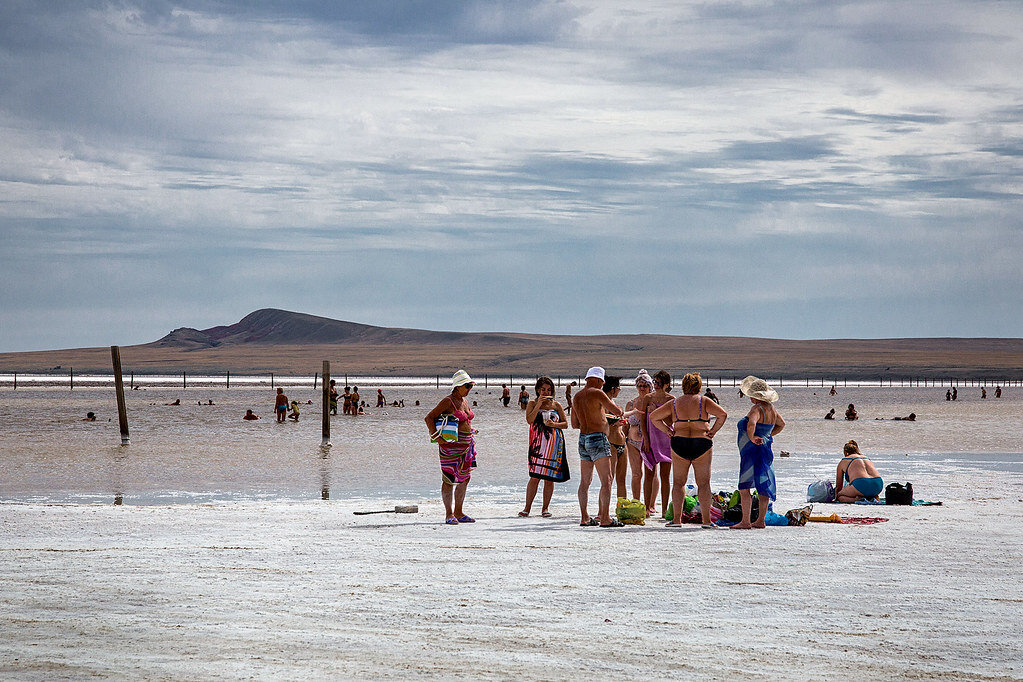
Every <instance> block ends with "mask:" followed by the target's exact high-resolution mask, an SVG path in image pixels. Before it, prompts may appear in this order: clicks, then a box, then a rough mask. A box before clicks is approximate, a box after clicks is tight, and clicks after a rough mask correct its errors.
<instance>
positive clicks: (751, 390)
mask: <svg viewBox="0 0 1023 682" xmlns="http://www.w3.org/2000/svg"><path fill="white" fill-rule="evenodd" d="M739 390H740V391H742V393H743V395H745V396H746V397H748V398H753V399H754V400H763V401H764V402H765V403H773V402H775V401H776V400H778V392H777V391H776V390H774V389H773V388H771V387H770V386H768V385H767V382H766V381H764V380H763V379H758V378H757V377H755V376H748V377H746V378H745V379H743V380H742V384H740V385H739Z"/></svg>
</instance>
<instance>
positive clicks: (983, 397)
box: [980, 386, 987, 400]
mask: <svg viewBox="0 0 1023 682" xmlns="http://www.w3.org/2000/svg"><path fill="white" fill-rule="evenodd" d="M980 399H981V400H987V389H986V388H984V387H983V386H981V388H980Z"/></svg>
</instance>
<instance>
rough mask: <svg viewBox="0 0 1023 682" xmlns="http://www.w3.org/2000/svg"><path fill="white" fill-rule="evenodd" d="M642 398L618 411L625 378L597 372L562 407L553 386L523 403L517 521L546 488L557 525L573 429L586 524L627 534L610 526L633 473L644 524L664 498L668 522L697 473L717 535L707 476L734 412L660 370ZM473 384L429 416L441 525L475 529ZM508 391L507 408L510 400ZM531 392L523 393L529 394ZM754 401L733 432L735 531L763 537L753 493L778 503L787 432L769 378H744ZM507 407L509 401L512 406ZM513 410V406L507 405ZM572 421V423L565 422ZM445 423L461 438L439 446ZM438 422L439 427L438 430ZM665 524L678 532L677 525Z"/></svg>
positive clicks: (464, 382) (688, 380) (647, 381)
mask: <svg viewBox="0 0 1023 682" xmlns="http://www.w3.org/2000/svg"><path fill="white" fill-rule="evenodd" d="M635 384H636V390H637V393H638V394H639V395H638V397H637V398H636V399H635V400H631V401H629V402H628V403H627V404H626V405H625V408H624V409H623V408H622V407H620V406H619V405H617V404H616V403H615V401H614V400H615V398H617V396H618V394H619V393H620V391H621V377H616V376H606V374H605V372H604V369H603V368H602V367H591V368H590V369H589V370H588V371H587V373H586V379H585V384H584V386H583V387H582V388H581V389H580V390H579V391H578V392H576V393H575V395H574V396H573V395H572V394H571V393H570V392H569V391H570V390H571V387H568V390H566V403H567V404H566V405H562V404H561V403H560V402H558V401H557V400H556V399H555V397H554V393H555V387H554V382H553V381H552V380H551V379H550V377H547V376H543V377H540V378H539V379H537V381H536V384H535V386H534V391H535V396H534V397H532V398H531V399H528V400H526V401H525V403H524V409H525V417H526V422H527V424H528V429H529V431H528V447H527V452H528V471H529V481H528V483H527V485H526V500H525V502H526V503H525V507H524V508H523V509H522V511H520V512H519V516H523V517H526V516H529V515H530V513H531V511H532V506H533V502H534V500H535V498H536V493H537V492H538V490H539V488H540V483H541V481H542V482H543V493H542V503H541V504H542V506H541V512H540V513H541V516H544V517H549V516H551V515H552V514H551V511H550V508H549V507H550V501H551V498H552V496H553V493H554V484H555V483H558V482H564V481H567V480H569V478H570V470H569V466H568V460H567V448H566V440H565V436H564V429H566V428H568V427H569V425H571V427H572V428H573V429H578V430H579V441H578V451H579V488H578V499H579V509H580V525H582V526H600V527H602V528H616V527H621V525H622V524H621V522H619V521H617V520H616V519H613V518H612V517H611V492H612V484H613V483H617V492H618V496H619V497H625V496H626V495H625V492H626V475H627V471H628V469H629V467H630V466H631V469H632V478H631V488H632V496H633V498H635V499H640V495H641V493H642V499H643V501H644V503H645V504H646V507H647V516H653V515H654V514H656V513H657V497H658V494H660V499H661V514H660V516H661V517H662V518H666V517H667V514H668V501H669V498H670V499H671V503H672V507H673V509H675V510H682V509H683V506H684V502H683V498H684V495H685V486H686V482H687V481H688V478H689V471H690V469H692V471H693V474H694V477H695V479H696V486H697V494H698V497H699V501H700V510H701V514H702V522H703V527H705V528H714V527H715V526H714V525H713V524H712V522H711V517H710V509H711V497H712V493H711V489H710V471H711V461H712V456H713V446H714V437H715V436H716V434H717V433H718V432H719V431H720V430H721V428H722V427H723V426H724V424H725V422H726V420H727V418H728V413H727V412H726V411H725V410H724V408H722V407H721V406H720V405H718V403H717V401H716V400H715V399H714V398H713V397H712V394H711V392H710V390H709V389H708V390H707V393H708V394H711V395H701V394H700V390H701V388H702V380H701V378H700V375H699V374H697V373H689V374H686V375H685V376H684V377H683V379H682V395H679V396H674V395H672V394H671V388H672V386H671V375H670V374H668V373H667V372H665V371H663V370H661V371H659V372H657V373H655V374H654V375H653V376H651V375H650V374H649V373H647V371H646V370H640V372H639V374H638V375H637V376H636V379H635ZM474 385H475V382H474V381H473V380H472V378H471V377H470V376H469V374H468V373H467V372H465V370H459V371H458V372H456V373H455V374H454V376H453V377H452V389H451V393H450V394H449V395H447V396H445V397H444V398H443V399H442V400H441V401H440V402H439V403H438V404H437V406H436V407H434V408H433V409H432V410H431V411H430V412H429V413H428V414H427V415H426V417H425V419H424V421H425V423H426V426H427V430H428V432H429V433H430V437H431V439H432V440H435V441H436V442H437V443H438V447H439V450H440V465H441V475H442V485H441V498H442V500H443V501H444V508H445V523H448V524H451V525H457V524H459V523H473V522H474V521H475V519H473V518H471V517H470V516H468V515H466V514H465V512H464V510H463V508H462V506H463V503H464V500H465V493H466V488H467V486H468V483H469V479H470V478H471V475H472V469H473V468H474V467H475V466H476V446H475V433H476V432H475V430H474V429H473V428H472V419H473V417H474V416H475V414H474V412H473V411H472V409H471V407H470V405H469V402H468V400H467V398H466V396H468V394H469V392H470V391H471V390H472V388H473V386H474ZM502 389H504V392H503V395H502V402H504V399H505V397H509V398H510V395H509V394H510V390H509V388H508V387H507V386H502ZM524 390H525V387H523V391H524ZM741 390H742V393H743V395H745V396H747V397H748V398H749V399H750V402H751V407H750V410H749V412H748V413H747V414H746V416H744V417H743V418H742V419H741V420H739V422H738V424H737V428H738V434H737V443H738V446H739V455H740V467H739V476H738V488H739V491H740V499H741V504H742V509H743V520H742V522H740V523H739V524H737V525H736V526H734V527H735V528H754V527H755V528H763V527H765V525H766V524H765V518H766V513H767V504H766V502H765V503H764V504H760V505H758V515H757V517H756V518H755V519H753V518H752V494H751V492H750V491H751V490H756V491H757V495H758V497H759V498H760V499H761V500H772V501H773V500H774V499H776V496H777V488H776V484H775V477H774V468H773V466H772V465H773V461H774V454H773V452H772V449H771V444H772V442H773V438H774V436H775V435H777V434H778V433H779V432H780V431H781V430H782V429H784V428H785V420H784V419H783V418H782V416H781V414H779V413H778V411H777V409H775V407H774V403H775V402H776V401H777V400H778V393H777V392H776V391H774V390H773V389H771V387H770V386H768V385H767V382H766V381H764V380H763V379H759V378H757V377H754V376H749V377H746V378H745V379H744V380H743V382H742V386H741ZM508 402H510V401H508ZM505 404H506V405H507V402H505ZM569 415H570V418H569ZM448 418H451V419H454V420H455V421H456V422H457V425H458V428H457V437H454V438H453V439H445V438H443V437H441V433H440V432H441V425H442V424H444V423H446V420H447V419H448ZM439 420H440V421H439ZM594 472H596V474H597V477H598V479H599V481H600V492H599V495H598V501H597V515H596V517H591V516H590V514H589V488H590V485H591V483H592V480H593V474H594ZM668 525H678V519H677V517H675V518H674V519H673V520H672V522H671V523H669V524H668Z"/></svg>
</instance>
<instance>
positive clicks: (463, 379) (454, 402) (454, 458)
mask: <svg viewBox="0 0 1023 682" xmlns="http://www.w3.org/2000/svg"><path fill="white" fill-rule="evenodd" d="M475 383H476V382H474V381H473V380H472V377H470V376H469V374H468V372H466V371H465V370H464V369H460V370H458V371H457V372H455V373H454V375H453V376H452V377H451V393H450V394H448V395H446V396H444V398H443V399H442V400H441V401H440V402H439V403H437V407H435V408H433V409H432V410H430V413H429V414H428V415H426V419H425V421H426V428H427V430H428V431H429V432H430V438H431V439H433V438H435V437H436V436H437V435H438V434H437V420H438V419H439V418H440V417H441V416H442V415H446V414H447V415H453V416H454V418H455V419H456V420H457V421H458V439H457V440H454V441H447V440H443V439H442V438H436V441H437V444H438V446H439V448H440V472H441V486H440V496H441V499H442V500H443V501H444V522H445V523H447V524H448V525H451V526H457V525H458V524H459V523H475V522H476V519H474V518H472V517H471V516H469V515H468V514H466V513H465V512H464V511H462V503H463V502H464V501H465V489H466V488H467V487H468V485H469V478H470V477H471V476H472V470H473V468H474V467H475V466H476V441H475V438H474V434H475V431H473V428H472V419H473V417H475V416H476V414H475V413H474V412H473V411H472V408H471V407H470V405H469V401H468V400H466V396H467V395H469V391H471V390H472V387H473V386H474V385H475Z"/></svg>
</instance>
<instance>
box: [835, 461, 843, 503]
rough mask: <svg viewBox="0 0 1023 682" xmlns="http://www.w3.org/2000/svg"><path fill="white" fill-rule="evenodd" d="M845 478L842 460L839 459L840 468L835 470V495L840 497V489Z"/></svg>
mask: <svg viewBox="0 0 1023 682" xmlns="http://www.w3.org/2000/svg"><path fill="white" fill-rule="evenodd" d="M843 478H844V477H843V476H842V462H841V461H839V463H838V468H837V469H836V470H835V497H838V493H839V491H840V490H842V483H843Z"/></svg>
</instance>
